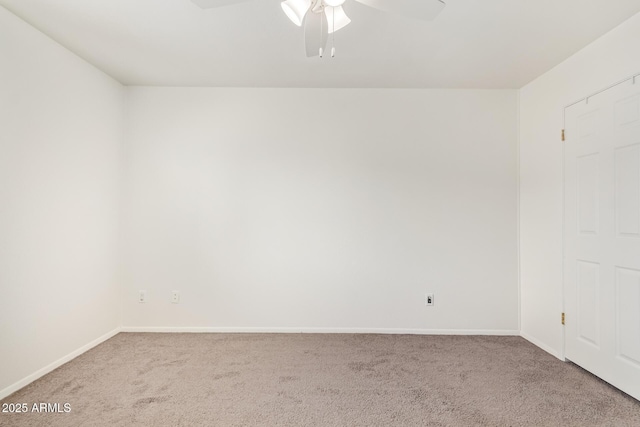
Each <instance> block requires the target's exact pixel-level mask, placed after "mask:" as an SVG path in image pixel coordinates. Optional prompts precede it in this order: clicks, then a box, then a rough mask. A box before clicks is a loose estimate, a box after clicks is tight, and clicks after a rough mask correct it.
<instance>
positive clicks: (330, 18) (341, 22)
mask: <svg viewBox="0 0 640 427" xmlns="http://www.w3.org/2000/svg"><path fill="white" fill-rule="evenodd" d="M324 13H325V14H326V15H327V22H328V23H329V34H331V33H334V32H336V31H338V30H340V29H342V28H344V27H346V26H347V25H349V23H351V19H349V17H348V16H347V14H346V13H344V9H343V8H342V6H337V7H325V8H324ZM334 19H335V20H334Z"/></svg>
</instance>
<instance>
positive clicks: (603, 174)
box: [564, 79, 640, 399]
mask: <svg viewBox="0 0 640 427" xmlns="http://www.w3.org/2000/svg"><path fill="white" fill-rule="evenodd" d="M564 144H565V147H564V150H565V155H564V166H565V178H564V180H565V182H564V185H565V188H564V191H565V192H564V194H565V201H564V212H565V218H564V245H565V246H564V303H565V313H566V322H565V355H566V358H567V359H569V360H571V361H572V362H574V363H576V364H577V365H580V366H582V367H583V368H585V369H586V370H588V371H590V372H592V373H593V374H595V375H597V376H598V377H600V378H602V379H603V380H605V381H607V382H609V383H611V384H612V385H614V386H616V387H618V388H619V389H621V390H623V391H625V392H626V393H628V394H630V395H631V396H633V397H635V398H636V399H640V79H638V81H637V82H636V83H635V84H633V82H632V81H629V82H627V83H623V84H621V85H618V86H616V87H614V88H613V89H609V90H607V91H605V92H603V93H601V94H599V95H596V96H594V97H592V98H590V99H589V100H588V101H583V102H581V103H580V104H578V105H575V106H572V107H570V108H568V109H567V110H566V141H565V143H564Z"/></svg>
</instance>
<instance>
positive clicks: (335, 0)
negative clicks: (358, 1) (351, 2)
mask: <svg viewBox="0 0 640 427" xmlns="http://www.w3.org/2000/svg"><path fill="white" fill-rule="evenodd" d="M344 2H345V0H324V4H326V5H327V6H330V7H338V6H342V5H343V4H344Z"/></svg>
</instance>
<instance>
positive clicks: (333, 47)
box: [331, 7, 336, 58]
mask: <svg viewBox="0 0 640 427" xmlns="http://www.w3.org/2000/svg"><path fill="white" fill-rule="evenodd" d="M331 21H333V22H332V23H331V29H332V30H333V31H331V57H332V58H335V57H336V8H335V7H334V8H333V9H331Z"/></svg>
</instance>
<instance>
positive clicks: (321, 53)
mask: <svg viewBox="0 0 640 427" xmlns="http://www.w3.org/2000/svg"><path fill="white" fill-rule="evenodd" d="M320 13H321V14H323V13H324V7H323V8H322V10H321V12H320ZM320 16H321V17H322V15H320ZM323 21H324V20H323V19H320V58H322V55H323V54H324V49H323V48H322V22H323Z"/></svg>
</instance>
